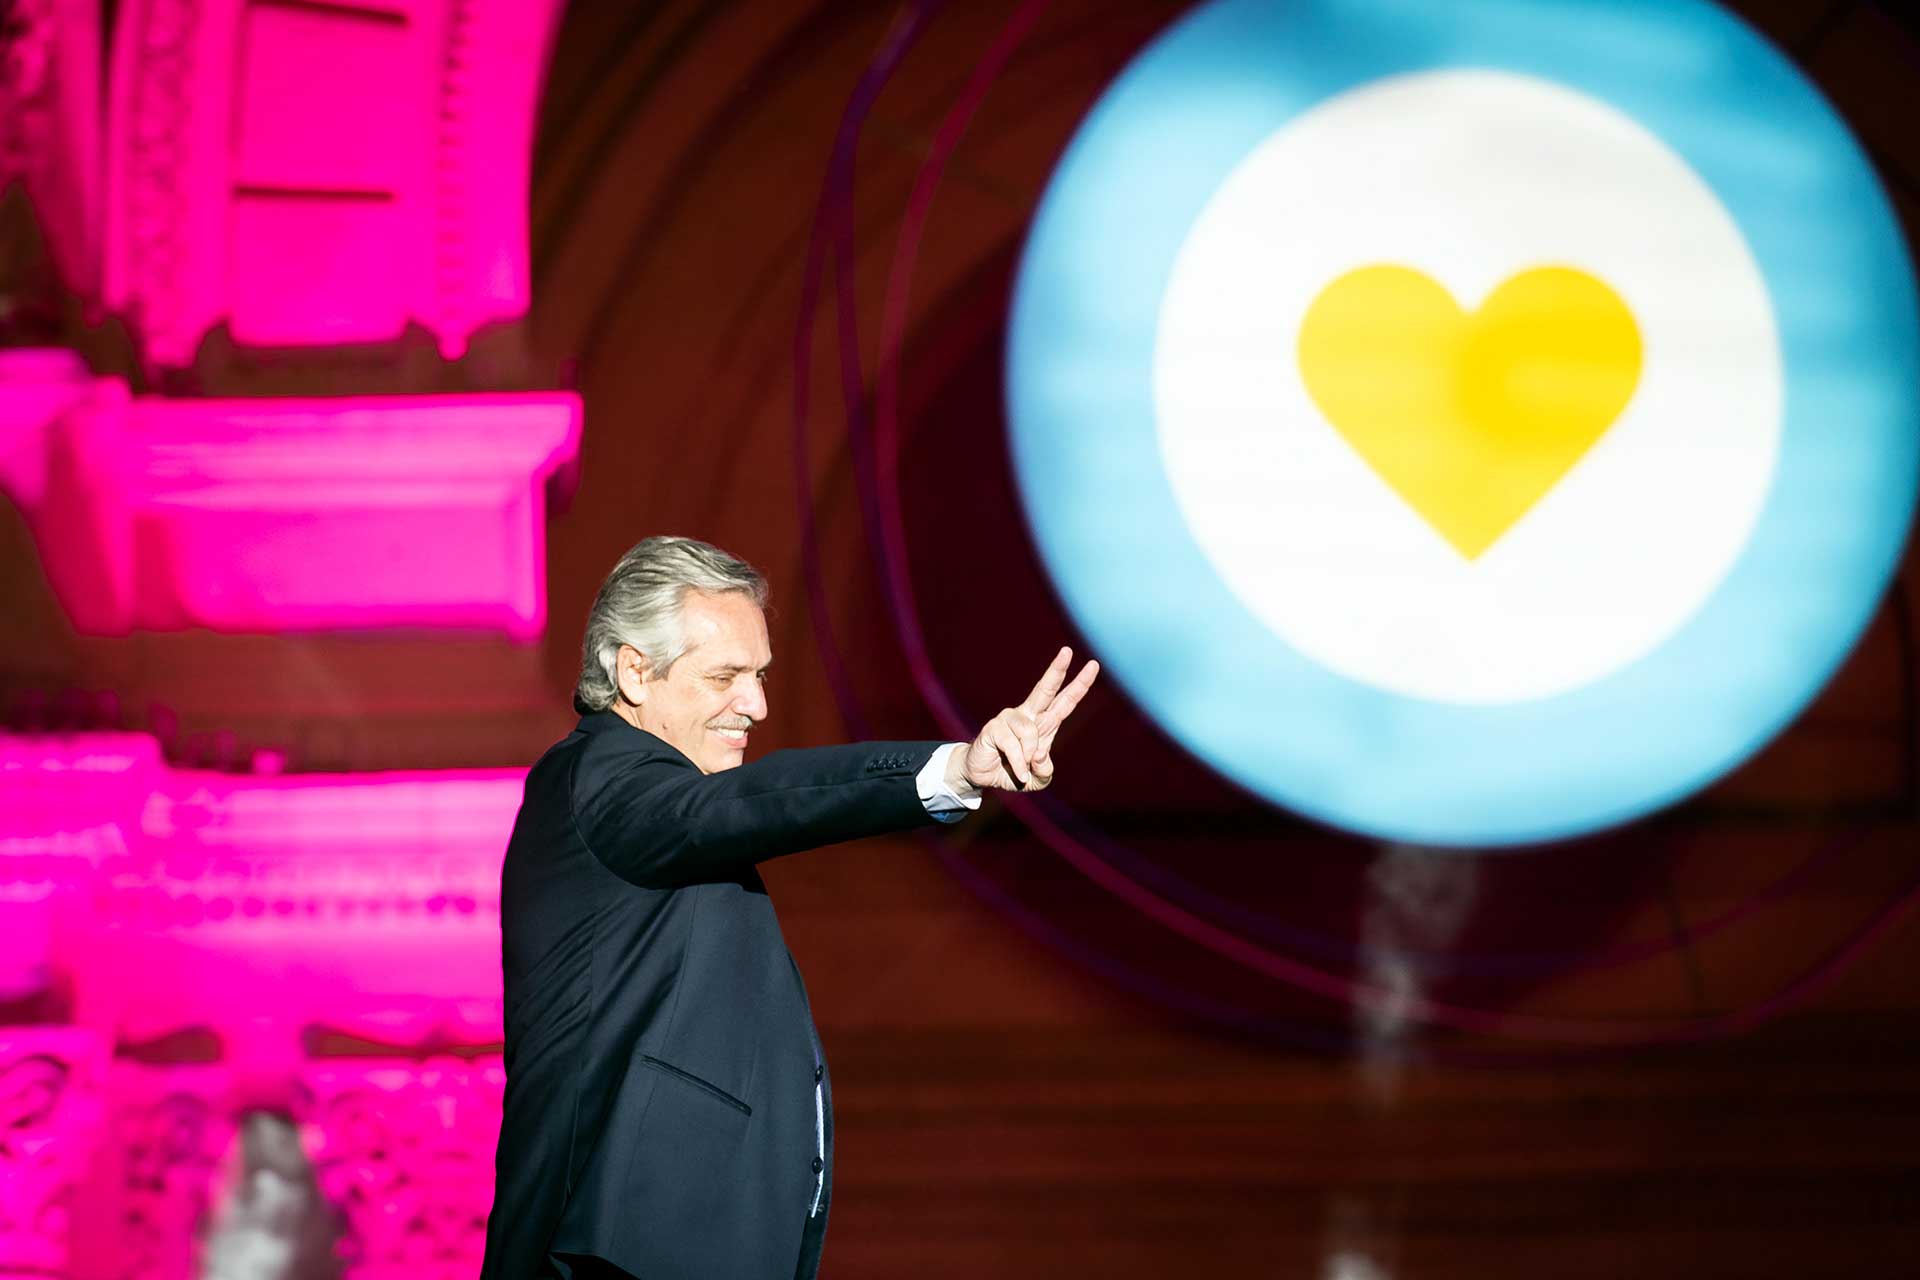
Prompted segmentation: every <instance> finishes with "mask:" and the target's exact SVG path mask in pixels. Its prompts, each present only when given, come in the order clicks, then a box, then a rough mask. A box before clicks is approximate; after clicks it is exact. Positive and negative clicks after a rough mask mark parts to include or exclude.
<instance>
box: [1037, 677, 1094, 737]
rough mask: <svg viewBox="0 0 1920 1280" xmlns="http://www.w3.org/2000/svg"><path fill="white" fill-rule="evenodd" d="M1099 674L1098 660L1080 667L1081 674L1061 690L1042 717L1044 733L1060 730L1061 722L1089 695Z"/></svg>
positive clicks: (1042, 730)
mask: <svg viewBox="0 0 1920 1280" xmlns="http://www.w3.org/2000/svg"><path fill="white" fill-rule="evenodd" d="M1099 674H1100V664H1099V663H1098V662H1088V663H1087V665H1086V666H1084V667H1082V668H1080V674H1079V675H1077V676H1075V677H1074V678H1073V683H1072V684H1070V685H1068V686H1067V687H1066V688H1065V689H1063V690H1062V691H1061V692H1060V695H1059V696H1058V697H1056V698H1055V699H1054V700H1053V703H1052V705H1051V706H1049V707H1048V708H1047V710H1046V714H1045V715H1044V716H1043V717H1042V718H1041V732H1042V733H1046V734H1051V733H1055V732H1057V731H1058V730H1059V728H1060V725H1061V723H1062V722H1063V721H1065V720H1066V718H1067V717H1068V716H1070V715H1072V714H1073V709H1074V708H1075V707H1077V706H1079V705H1080V699H1082V698H1084V697H1086V696H1087V690H1089V689H1091V688H1093V680H1094V677H1095V676H1097V675H1099Z"/></svg>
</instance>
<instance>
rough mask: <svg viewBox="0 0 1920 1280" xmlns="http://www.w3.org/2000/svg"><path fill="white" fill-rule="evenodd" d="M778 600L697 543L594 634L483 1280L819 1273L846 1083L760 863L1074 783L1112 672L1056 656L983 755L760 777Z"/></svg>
mask: <svg viewBox="0 0 1920 1280" xmlns="http://www.w3.org/2000/svg"><path fill="white" fill-rule="evenodd" d="M765 601H766V583H765V581H764V580H763V579H762V578H761V576H760V575H759V574H758V573H757V572H755V571H754V570H753V568H752V567H751V566H749V565H747V564H746V563H745V562H744V561H741V560H739V559H737V558H736V557H734V556H731V555H728V554H727V553H726V552H724V551H721V550H719V549H718V548H716V547H712V546H709V545H707V544H706V543H703V542H697V541H695V540H693V539H690V538H649V539H647V540H646V541H644V542H642V543H640V544H639V545H638V546H636V547H634V548H633V550H631V551H629V552H628V553H627V554H626V555H625V556H624V557H622V558H621V560H620V563H619V564H618V565H616V566H615V567H614V570H613V572H612V573H611V574H610V575H609V576H608V578H607V581H606V583H605V584H604V585H603V586H602V587H601V589H600V594H599V596H598V597H597V598H596V599H595V601H594V605H593V610H592V613H591V615H590V616H589V619H588V623H587V635H586V641H585V644H584V646H583V648H584V652H583V654H582V660H581V674H580V681H579V684H578V686H577V688H576V690H575V694H574V702H575V706H576V709H578V710H579V711H581V712H582V713H583V714H582V716H581V720H580V724H579V727H578V728H576V729H575V730H574V731H573V732H572V733H570V734H568V735H567V737H565V738H564V739H562V740H561V741H560V742H559V743H557V744H556V745H555V746H554V747H553V748H551V749H550V750H549V751H548V752H547V753H546V754H545V755H544V756H542V757H541V758H540V761H539V763H537V764H535V765H534V767H533V769H532V771H531V772H530V773H529V774H528V776H527V789H526V796H525V799H524V801H523V802H522V804H521V808H520V814H519V817H518V818H517V819H516V821H515V823H514V830H513V839H512V841H511V843H510V845H509V846H508V850H507V859H506V865H505V869H504V872H503V878H502V886H501V908H500V909H501V932H502V935H503V937H502V942H503V947H502V957H503V963H504V968H505V976H506V1066H507V1096H506V1110H505V1115H504V1118H503V1120H502V1123H501V1129H500V1146H499V1153H498V1157H497V1161H496V1164H497V1172H498V1184H497V1187H496V1190H495V1196H494V1205H493V1212H492V1214H491V1215H490V1216H489V1218H488V1220H487V1255H486V1264H485V1267H484V1269H483V1271H482V1277H483V1280H528V1278H531V1277H536V1276H560V1277H566V1278H567V1280H576V1278H578V1277H584V1276H615V1277H618V1276H639V1277H644V1280H718V1278H723V1277H724V1278H727V1280H735V1278H740V1280H746V1278H758V1277H766V1278H768V1280H787V1277H789V1276H796V1277H811V1276H813V1275H814V1274H815V1272H816V1271H817V1270H818V1267H819V1261H820V1249H821V1244H822V1241H823V1239H824V1234H825V1230H826V1218H827V1208H828V1204H829V1203H830V1201H831V1197H832V1176H831V1175H832V1158H833V1144H832V1139H833V1124H832V1107H831V1102H832V1089H831V1079H830V1077H829V1075H828V1073H827V1069H826V1062H825V1059H824V1057H823V1056H822V1055H821V1052H820V1045H819V1039H818V1037H817V1036H816V1035H815V1032H814V1027H813V1019H812V1016H811V1014H810V1013H809V1011H808V1008H807V997H806V991H805V988H804V987H803V986H802V984H801V981H800V973H799V970H798V969H797V968H796V967H795V965H794V963H793V957H792V955H791V953H789V952H788V950H787V946H786V943H785V941H784V940H783V939H782V937H781V935H780V926H779V923H778V922H777V921H776V920H775V919H774V914H773V907H772V904H771V903H770V902H769V900H768V898H767V893H766V887H765V885H764V884H762V883H761V880H760V876H759V874H758V872H757V871H755V869H754V866H755V864H756V863H758V862H761V861H763V860H765V859H767V858H773V857H778V856H780V855H781V854H786V853H795V852H798V851H800V850H803V849H811V848H815V847H818V846H820V845H823V844H831V843H835V842H837V841H841V840H850V839H853V838H855V837H858V836H865V835H874V834H878V833H880V832H886V831H899V830H905V829H907V828H910V827H914V826H917V825H923V824H925V823H928V822H933V821H942V820H948V821H950V820H955V819H957V818H959V817H961V816H963V815H964V814H965V812H966V811H967V810H968V809H972V808H976V807H978V805H979V803H980V793H981V792H982V791H983V790H987V789H1000V790H1027V791H1031V790H1037V789H1039V788H1041V787H1045V786H1046V785H1048V784H1049V783H1050V782H1051V781H1052V780H1053V755H1052V752H1053V741H1054V736H1055V734H1057V733H1058V732H1059V729H1060V725H1061V723H1062V722H1063V721H1065V719H1066V718H1067V716H1068V715H1070V714H1071V713H1072V711H1073V709H1074V707H1075V706H1076V705H1078V703H1079V702H1080V699H1081V698H1082V697H1084V696H1085V694H1086V692H1087V689H1088V688H1089V687H1090V686H1091V685H1092V684H1093V681H1094V678H1095V676H1096V675H1097V674H1098V671H1099V668H1098V664H1096V663H1092V662H1089V663H1087V664H1086V665H1085V666H1084V667H1083V668H1082V669H1081V671H1080V673H1079V675H1077V676H1075V677H1074V678H1073V680H1072V681H1071V682H1069V681H1068V679H1067V671H1068V667H1069V664H1070V662H1071V659H1072V654H1071V653H1070V652H1069V651H1068V650H1066V649H1062V650H1061V651H1060V653H1059V655H1058V656H1057V657H1056V658H1055V659H1054V661H1053V664H1052V665H1051V666H1050V667H1049V668H1048V669H1047V672H1046V674H1045V675H1043V676H1042V677H1041V678H1040V682H1039V683H1038V684H1037V685H1035V686H1034V688H1033V691H1032V692H1031V693H1030V694H1028V696H1027V698H1026V699H1025V700H1024V701H1023V702H1021V703H1020V704H1019V705H1018V706H1015V707H1009V708H1007V709H1006V710H1004V711H1002V712H1000V714H999V715H997V716H995V717H994V718H993V719H992V720H990V721H988V722H987V724H986V726H985V727H984V728H982V729H981V731H980V733H979V734H978V736H976V737H975V738H974V740H973V741H972V742H971V743H938V742H866V743H856V744H853V745H850V746H837V747H816V748H810V749H807V750H801V751H777V752H774V753H772V754H771V755H768V756H766V757H765V758H763V759H761V760H759V761H756V762H755V763H753V764H750V765H747V764H743V763H742V762H743V761H744V759H745V755H746V748H747V742H748V738H749V735H750V734H751V732H752V729H753V726H754V725H755V724H756V723H757V722H759V721H760V720H762V719H764V718H765V717H766V714H767V699H766V692H765V690H764V688H763V687H762V685H763V682H764V680H765V678H766V672H767V667H768V664H769V663H770V662H771V661H772V658H773V655H772V650H771V648H770V645H769V641H768V637H767V626H766V619H765V617H764V615H763V613H762V607H763V606H764V604H765Z"/></svg>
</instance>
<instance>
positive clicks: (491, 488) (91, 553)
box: [0, 353, 580, 640]
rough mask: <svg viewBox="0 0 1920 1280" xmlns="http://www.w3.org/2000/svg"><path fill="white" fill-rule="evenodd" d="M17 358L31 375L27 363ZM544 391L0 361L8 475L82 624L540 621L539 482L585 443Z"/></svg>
mask: <svg viewBox="0 0 1920 1280" xmlns="http://www.w3.org/2000/svg"><path fill="white" fill-rule="evenodd" d="M22 366H25V367H22ZM579 440H580V403H579V400H578V398H577V397H575V396H573V395H571V394H568V393H563V392H555V393H533V392H528V393H499V394H489V395H457V396H399V397H381V398H366V397H357V398H340V399H324V400H166V399H161V398H147V397H139V398H133V397H129V396H128V395H127V392H126V388H125V385H124V384H123V383H121V382H119V381H117V380H115V379H104V378H103V379H91V378H87V377H85V375H84V374H83V373H81V372H79V371H78V369H77V367H76V366H74V365H73V364H72V363H71V361H67V362H62V361H61V360H59V359H58V358H56V357H54V356H53V355H50V354H47V353H34V354H33V356H32V358H31V359H28V358H23V357H18V356H11V357H0V485H4V486H5V487H6V489H7V491H8V493H9V494H10V496H12V497H13V499H14V501H15V502H16V503H17V504H19V505H20V507H21V508H22V509H23V510H24V511H25V512H26V514H27V518H28V521H29V523H30V524H31V526H32V527H33V529H34V532H35V536H36V538H37V540H38V543H39V547H40V554H41V560H42V563H43V564H44V566H45V569H46V572H47V577H48V580H49V582H50V583H51V584H52V586H53V588H54V590H55V592H56V593H57V594H58V595H59V598H60V601H61V603H62V604H63V605H64V606H65V608H66V610H67V613H68V615H69V617H70V618H71V619H72V620H73V623H74V625H75V627H76V628H78V629H79V630H81V631H83V632H87V633H91V634H103V635H116V634H124V633H126V632H127V631H129V630H130V629H133V628H140V629H147V630H172V629H178V628H183V627H207V628H210V629H213V630H217V631H238V632H276V631H287V630H317V629H338V628H367V627H391V626H433V627H461V628H487V629H494V630H499V631H504V632H505V633H506V634H508V635H510V636H512V637H514V638H516V639H519V640H533V639H535V638H537V637H538V636H539V634H540V632H541V630H542V629H543V628H544V626H545V624H546V580H545V574H546V568H545V566H546V553H545V547H546V535H545V526H546V489H547V486H548V482H549V481H550V480H551V479H552V478H553V477H554V475H555V474H556V472H558V471H559V470H560V469H561V468H562V467H564V466H565V465H566V464H568V463H570V462H571V461H572V460H573V458H574V457H575V456H576V454H577V453H578V450H579Z"/></svg>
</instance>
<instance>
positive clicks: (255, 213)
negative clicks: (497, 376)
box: [105, 0, 563, 366]
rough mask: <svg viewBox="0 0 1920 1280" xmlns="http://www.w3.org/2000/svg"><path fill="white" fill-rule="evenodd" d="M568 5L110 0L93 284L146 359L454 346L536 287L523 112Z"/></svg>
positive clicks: (520, 303) (519, 0)
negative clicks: (531, 279) (432, 340)
mask: <svg viewBox="0 0 1920 1280" xmlns="http://www.w3.org/2000/svg"><path fill="white" fill-rule="evenodd" d="M562 7H563V3H562V0H327V2H326V3H324V4H319V3H289V2H286V0H122V3H121V4H120V6H119V11H118V15H117V18H116V23H115V31H114V36H113V57H112V66H111V71H110V76H109V79H110V96H109V102H108V121H109V123H108V129H107V134H108V145H107V155H106V192H107V215H106V227H105V232H106V245H105V275H106V280H105V285H106V297H107V302H108V305H109V306H111V307H112V308H114V309H115V310H118V311H122V312H124V313H126V314H128V315H129V316H130V317H131V318H132V319H133V321H134V323H135V327H136V329H137V330H138V332H139V333H140V334H141V335H142V337H143V339H144V345H145V350H146V354H147V358H148V359H149V360H151V361H152V362H153V363H155V364H158V365H165V366H180V365H186V364H189V363H191V362H192V360H193V356H194V352H195V350H196V348H197V347H198V344H199V342H200V339H201V338H202V337H203V336H204V335H205V334H206V332H207V331H208V329H210V328H212V327H213V326H214V325H216V324H219V323H221V322H223V321H224V322H225V323H226V324H227V325H228V326H229V330H230V332H231V335H232V337H233V339H234V340H235V341H236V342H238V343H240V344H242V345H248V346H263V347H284V346H308V345H332V344H338V343H360V342H380V341H387V340H391V339H394V338H397V337H398V336H399V335H400V334H401V332H402V331H403V330H404V328H405V327H406V325H407V323H408V322H409V321H414V322H418V323H419V324H421V325H423V326H425V327H426V328H427V329H428V330H430V331H431V332H433V333H434V334H435V335H437V337H438V339H439V343H440V349H441V351H442V353H443V354H444V355H445V356H446V357H447V358H449V359H452V358H455V357H457V356H459V355H460V354H461V353H462V352H463V351H464V350H465V348H466V344H467V341H468V339H469V337H470V336H471V335H472V334H473V333H474V331H475V330H476V329H478V328H479V327H480V326H482V325H484V324H486V323H488V322H489V321H493V320H500V319H507V318H512V317H516V316H520V315H523V314H525V312H526V310H527V305H528V300H529V286H528V265H527V192H528V178H529V166H530V164H531V157H532V151H533V125H534V118H535V110H536V106H537V103H538V97H539V92H540V88H541V81H542V77H543V75H544V72H545V67H546V63H547V57H548V53H549V49H550V45H551V42H552V39H553V35H554V31H555V28H556V25H557V22H558V18H559V14H560V11H561V9H562Z"/></svg>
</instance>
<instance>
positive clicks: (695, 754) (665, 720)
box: [633, 591, 773, 773]
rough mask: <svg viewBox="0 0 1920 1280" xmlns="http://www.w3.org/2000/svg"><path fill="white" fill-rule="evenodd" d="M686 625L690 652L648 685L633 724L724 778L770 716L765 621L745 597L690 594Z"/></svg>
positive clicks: (739, 594)
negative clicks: (757, 724)
mask: <svg viewBox="0 0 1920 1280" xmlns="http://www.w3.org/2000/svg"><path fill="white" fill-rule="evenodd" d="M680 621H681V625H682V626H683V627H684V628H685V632H686V639H687V649H686V652H685V653H683V654H681V655H680V660H679V661H678V662H676V663H674V664H673V666H672V668H671V669H669V670H668V672H667V674H666V675H665V676H664V677H661V678H657V679H649V680H646V681H644V682H643V684H642V685H641V691H642V698H641V701H640V703H639V705H638V706H636V707H635V708H633V710H634V713H635V714H634V716H633V719H634V721H635V723H637V724H638V725H639V726H640V727H641V728H642V729H645V730H646V731H647V732H648V733H651V734H653V735H654V736H655V737H656V738H659V739H661V740H662V741H664V742H667V743H669V744H671V745H672V746H674V747H676V748H678V749H679V751H680V752H681V754H683V755H685V756H686V757H687V759H689V760H691V761H693V763H694V764H695V765H697V766H698V767H699V769H700V772H702V773H718V772H719V771H720V770H722V769H731V768H733V767H734V766H736V765H738V764H739V763H740V762H741V761H742V760H744V759H746V751H747V732H748V730H749V729H750V728H751V727H752V725H753V723H754V722H755V721H757V720H764V719H766V716H767V694H766V689H765V687H764V685H765V681H766V675H767V666H768V664H770V663H771V662H772V661H773V648H772V644H771V642H770V641H769V639H768V637H767V619H766V615H765V614H764V613H763V612H762V611H761V609H760V606H759V605H757V604H755V603H754V602H753V599H752V597H750V596H748V595H746V594H744V593H742V592H737V591H729V592H723V593H718V594H715V593H711V592H706V591H689V592H687V594H686V597H685V599H684V600H683V601H682V602H681V610H680Z"/></svg>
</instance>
